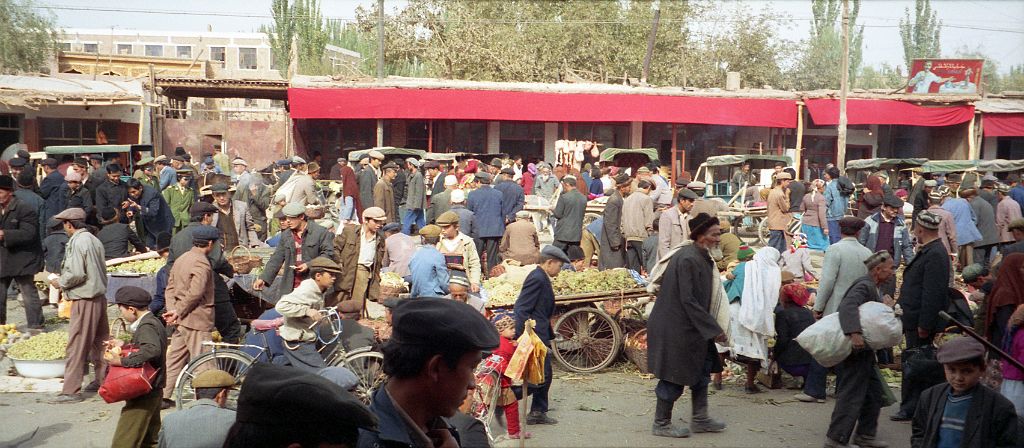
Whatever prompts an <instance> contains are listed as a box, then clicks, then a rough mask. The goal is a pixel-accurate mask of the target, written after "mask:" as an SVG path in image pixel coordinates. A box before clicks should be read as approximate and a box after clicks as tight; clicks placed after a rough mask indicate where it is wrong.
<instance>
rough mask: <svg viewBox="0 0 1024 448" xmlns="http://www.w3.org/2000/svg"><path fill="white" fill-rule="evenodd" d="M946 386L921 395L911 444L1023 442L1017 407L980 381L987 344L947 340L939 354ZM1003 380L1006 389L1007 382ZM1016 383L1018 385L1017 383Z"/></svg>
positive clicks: (971, 339)
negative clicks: (1019, 428)
mask: <svg viewBox="0 0 1024 448" xmlns="http://www.w3.org/2000/svg"><path fill="white" fill-rule="evenodd" d="M935 357H936V359H937V360H938V361H939V363H941V364H942V367H943V370H944V371H945V374H946V382H945V383H943V384H939V385H937V386H933V387H931V388H929V389H928V390H926V391H924V393H922V394H921V402H920V404H918V407H917V412H916V413H915V414H914V421H913V423H912V424H911V427H912V431H911V436H910V446H912V447H929V446H969V447H982V446H986V447H989V446H991V447H1003V446H1006V447H1009V446H1020V445H1021V443H1024V440H1021V434H1020V431H1019V430H1018V422H1017V418H1018V415H1017V412H1016V409H1015V403H1013V402H1012V401H1010V400H1009V399H1007V395H1006V394H1005V392H1004V394H1000V393H999V392H997V391H994V390H992V389H989V388H988V386H986V385H984V384H982V383H981V380H982V377H983V376H984V375H985V370H986V362H985V361H986V360H985V346H984V345H982V344H981V342H978V341H976V340H975V339H974V338H970V337H966V336H960V337H955V338H953V339H950V340H947V341H946V342H945V343H943V344H942V345H941V346H940V347H939V350H938V353H936V356H935ZM1008 381H1013V380H1006V379H1004V380H1003V388H1004V389H1003V390H1004V391H1006V387H1007V384H1008V383H1007V382H1008ZM1013 382H1015V383H1016V382H1017V381H1013Z"/></svg>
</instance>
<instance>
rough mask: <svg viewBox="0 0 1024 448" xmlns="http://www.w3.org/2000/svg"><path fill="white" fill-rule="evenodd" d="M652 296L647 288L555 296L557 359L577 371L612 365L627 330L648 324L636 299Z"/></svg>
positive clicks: (591, 370) (566, 367)
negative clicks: (636, 303)
mask: <svg viewBox="0 0 1024 448" xmlns="http://www.w3.org/2000/svg"><path fill="white" fill-rule="evenodd" d="M650 296H651V294H650V293H648V292H647V289H645V288H633V289H625V290H621V291H598V292H591V293H584V294H573V295H563V296H555V316H554V317H552V319H551V320H552V324H551V328H552V330H553V331H554V340H553V341H552V343H551V348H552V355H554V357H555V360H556V361H558V363H559V364H560V365H561V366H562V367H564V368H565V369H566V370H569V371H571V372H577V373H593V372H597V371H599V370H601V369H603V368H605V367H608V366H609V365H611V364H612V363H613V362H615V359H616V358H618V356H619V351H620V350H621V349H622V344H623V340H624V336H623V335H624V333H625V332H628V331H631V330H637V329H642V328H643V326H644V318H643V313H642V311H641V310H640V308H639V307H637V306H635V305H634V303H635V301H636V300H639V299H641V298H645V297H650ZM511 307H512V305H499V306H489V307H488V308H489V309H501V308H506V309H507V308H511ZM624 327H625V328H624ZM634 327H639V328H634Z"/></svg>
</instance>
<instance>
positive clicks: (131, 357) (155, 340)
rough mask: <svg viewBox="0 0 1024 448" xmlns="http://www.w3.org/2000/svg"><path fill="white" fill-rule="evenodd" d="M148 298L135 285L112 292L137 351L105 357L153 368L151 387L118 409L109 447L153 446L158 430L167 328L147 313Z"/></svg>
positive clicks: (110, 345) (116, 362)
mask: <svg viewBox="0 0 1024 448" xmlns="http://www.w3.org/2000/svg"><path fill="white" fill-rule="evenodd" d="M151 300H152V297H151V296H150V295H149V293H148V292H146V290H145V289H142V288H139V287H137V286H124V287H122V288H120V289H118V290H117V293H116V294H114V303H116V304H117V310H118V311H119V312H120V313H121V318H122V319H124V320H125V322H127V323H128V324H129V325H130V327H131V330H132V345H134V346H135V347H137V348H138V351H136V352H133V353H131V354H127V355H126V354H125V353H124V352H120V351H119V354H111V352H109V351H108V352H107V354H106V355H104V356H105V357H106V359H107V361H108V362H109V363H110V365H112V366H124V367H142V365H143V364H149V365H150V366H152V367H153V368H154V369H156V376H155V377H153V383H152V384H153V390H152V391H150V392H149V393H148V394H145V395H142V396H139V397H135V398H131V399H129V400H127V401H125V404H124V407H123V408H121V417H120V418H119V419H118V420H117V429H115V430H114V439H113V444H112V446H115V447H130V448H134V447H140V446H154V445H155V444H156V443H157V441H158V435H159V433H160V394H161V392H162V391H161V387H162V386H163V384H164V381H165V378H164V375H166V369H165V367H164V354H165V353H166V351H167V330H166V329H165V328H164V324H163V322H160V319H157V318H156V316H154V315H153V313H151V312H149V303H150V301H151ZM123 344H124V342H123V341H121V340H120V339H112V340H110V341H107V345H108V349H109V348H113V347H118V348H120V347H121V346H122V345H123ZM125 355H126V356H125Z"/></svg>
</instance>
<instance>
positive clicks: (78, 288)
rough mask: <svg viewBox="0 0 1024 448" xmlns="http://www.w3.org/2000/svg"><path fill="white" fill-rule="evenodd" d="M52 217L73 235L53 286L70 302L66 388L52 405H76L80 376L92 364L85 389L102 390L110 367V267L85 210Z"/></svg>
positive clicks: (65, 250) (75, 209) (65, 249)
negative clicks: (105, 353) (93, 375)
mask: <svg viewBox="0 0 1024 448" xmlns="http://www.w3.org/2000/svg"><path fill="white" fill-rule="evenodd" d="M0 182H2V178H0ZM54 219H57V220H60V221H61V222H63V223H64V231H65V232H67V234H68V236H69V237H70V238H69V239H68V244H67V246H65V247H64V262H63V263H62V264H61V269H60V277H59V278H55V279H53V280H51V281H50V284H51V285H52V286H55V287H57V288H60V289H61V291H62V292H63V293H64V298H65V299H67V300H70V301H71V325H70V327H69V328H68V350H67V353H68V354H67V365H66V366H65V367H64V387H63V389H62V390H61V393H60V395H58V396H57V398H56V399H55V400H54V401H53V403H77V402H79V401H82V393H81V392H82V379H83V377H84V376H85V373H86V372H87V370H88V367H89V363H92V365H93V368H94V369H95V372H96V379H95V380H93V382H92V383H90V384H89V385H88V386H86V390H87V391H95V390H99V385H100V384H103V378H104V375H105V374H106V371H107V365H106V362H105V361H104V360H103V341H105V340H107V338H109V337H110V327H109V325H108V323H107V296H106V294H107V265H106V262H105V260H104V258H103V243H100V240H98V239H97V238H96V237H95V236H93V234H91V233H89V231H88V230H87V229H86V226H85V211H84V210H82V209H80V208H69V209H67V210H64V211H62V212H60V213H58V214H56V215H55V216H54ZM6 265H7V264H6V263H5V264H4V266H6ZM33 289H34V288H33Z"/></svg>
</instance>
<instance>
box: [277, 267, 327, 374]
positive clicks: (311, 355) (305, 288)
mask: <svg viewBox="0 0 1024 448" xmlns="http://www.w3.org/2000/svg"><path fill="white" fill-rule="evenodd" d="M339 274H341V268H340V267H339V266H338V265H337V264H336V263H335V262H334V261H333V260H331V259H330V258H327V257H317V258H314V259H313V261H311V262H309V278H307V279H305V280H303V281H302V283H299V286H298V287H297V288H295V289H294V290H293V291H292V292H290V293H288V294H285V295H284V296H281V299H280V300H279V301H278V302H277V305H275V306H274V308H275V309H276V310H277V312H279V313H281V315H282V316H284V325H282V326H281V328H280V329H279V330H278V332H279V333H280V334H281V338H282V339H283V340H284V347H285V351H284V355H285V358H286V359H287V361H288V364H290V365H292V366H294V367H296V368H298V369H301V370H303V371H307V372H311V373H315V372H316V371H318V370H320V369H322V368H324V367H326V364H324V358H323V357H322V356H321V355H320V352H318V351H317V332H328V331H330V329H329V328H326V327H322V328H316V326H317V325H318V324H319V323H320V319H321V318H322V317H323V315H321V314H320V310H321V309H322V308H323V307H324V291H327V290H328V289H329V288H331V287H332V286H334V282H335V280H336V279H337V277H338V275H339Z"/></svg>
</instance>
